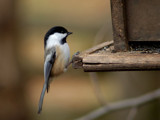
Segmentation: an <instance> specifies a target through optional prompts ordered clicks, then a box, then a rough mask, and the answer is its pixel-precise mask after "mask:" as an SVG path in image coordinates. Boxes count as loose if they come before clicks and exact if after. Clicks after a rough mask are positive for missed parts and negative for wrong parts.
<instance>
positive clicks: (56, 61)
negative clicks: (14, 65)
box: [38, 26, 72, 113]
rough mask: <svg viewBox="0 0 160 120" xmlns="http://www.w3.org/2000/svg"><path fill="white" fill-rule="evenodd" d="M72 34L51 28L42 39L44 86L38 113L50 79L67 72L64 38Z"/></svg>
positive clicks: (67, 54) (60, 28)
mask: <svg viewBox="0 0 160 120" xmlns="http://www.w3.org/2000/svg"><path fill="white" fill-rule="evenodd" d="M70 34H72V32H68V31H67V30H66V29H65V28H64V27H61V26H55V27H53V28H51V29H50V30H49V31H48V32H47V33H46V35H45V37H44V51H45V52H44V60H45V61H44V85H43V89H42V93H41V96H40V100H39V108H38V113H40V112H41V110H42V104H43V98H44V94H45V91H46V90H47V92H48V89H49V84H50V82H51V78H53V77H55V76H57V75H60V74H61V73H63V72H65V71H66V70H67V67H68V64H69V58H70V50H69V46H68V44H67V41H66V38H67V36H68V35H70Z"/></svg>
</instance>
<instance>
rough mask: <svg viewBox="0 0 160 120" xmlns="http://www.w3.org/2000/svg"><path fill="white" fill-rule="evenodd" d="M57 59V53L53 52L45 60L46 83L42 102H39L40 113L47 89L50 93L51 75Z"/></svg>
mask: <svg viewBox="0 0 160 120" xmlns="http://www.w3.org/2000/svg"><path fill="white" fill-rule="evenodd" d="M55 59H56V52H55V51H54V52H52V53H51V54H49V55H47V56H46V59H45V63H44V79H45V81H44V85H43V89H42V93H41V96H40V100H39V109H38V113H40V112H41V110H42V104H43V99H44V94H45V91H46V89H47V92H48V86H49V78H50V74H51V71H52V67H53V64H54V62H55Z"/></svg>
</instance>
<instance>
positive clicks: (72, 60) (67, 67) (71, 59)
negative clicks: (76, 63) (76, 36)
mask: <svg viewBox="0 0 160 120" xmlns="http://www.w3.org/2000/svg"><path fill="white" fill-rule="evenodd" d="M79 53H80V52H79V51H77V52H76V53H74V54H73V56H72V59H71V61H70V62H69V63H68V65H67V68H68V67H69V66H70V64H71V63H73V58H74V56H76V55H78V54H79Z"/></svg>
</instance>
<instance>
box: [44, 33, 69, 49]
mask: <svg viewBox="0 0 160 120" xmlns="http://www.w3.org/2000/svg"><path fill="white" fill-rule="evenodd" d="M66 36H67V33H54V34H53V35H50V36H49V38H48V40H47V46H46V48H51V47H54V46H55V45H60V41H61V40H62V39H63V38H65V37H66Z"/></svg>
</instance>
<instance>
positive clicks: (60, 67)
mask: <svg viewBox="0 0 160 120" xmlns="http://www.w3.org/2000/svg"><path fill="white" fill-rule="evenodd" d="M69 58H70V50H69V46H68V44H67V43H65V44H64V45H61V46H56V60H55V63H54V66H53V68H52V74H53V75H54V76H56V75H59V74H61V73H63V72H65V71H66V69H67V65H68V63H69Z"/></svg>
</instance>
